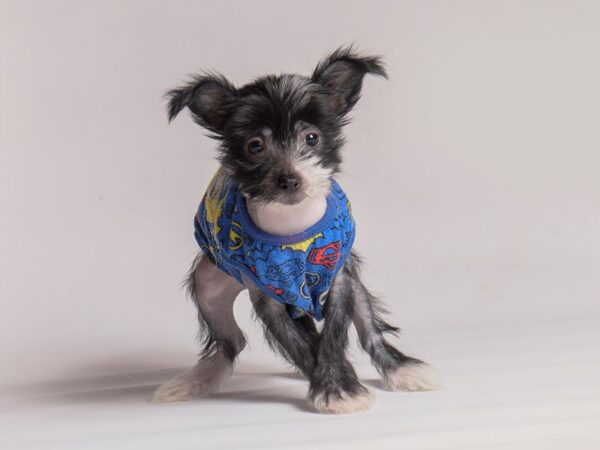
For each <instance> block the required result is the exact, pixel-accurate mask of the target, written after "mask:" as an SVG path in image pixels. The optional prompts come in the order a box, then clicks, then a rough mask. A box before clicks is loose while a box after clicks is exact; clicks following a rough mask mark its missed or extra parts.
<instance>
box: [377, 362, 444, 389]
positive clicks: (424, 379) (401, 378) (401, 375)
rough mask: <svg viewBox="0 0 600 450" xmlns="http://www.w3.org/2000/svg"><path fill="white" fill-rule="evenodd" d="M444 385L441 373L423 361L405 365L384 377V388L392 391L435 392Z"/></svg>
mask: <svg viewBox="0 0 600 450" xmlns="http://www.w3.org/2000/svg"><path fill="white" fill-rule="evenodd" d="M442 384H443V383H442V378H441V376H440V374H439V372H438V371H437V370H435V369H434V368H433V367H431V366H430V365H429V364H427V363H424V362H421V361H415V362H408V363H406V364H403V365H401V366H400V367H399V368H398V369H396V370H395V371H393V372H390V373H387V374H385V375H384V377H383V386H384V387H385V388H386V389H388V390H390V391H434V390H436V389H441V387H442Z"/></svg>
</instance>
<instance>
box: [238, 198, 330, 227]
mask: <svg viewBox="0 0 600 450" xmlns="http://www.w3.org/2000/svg"><path fill="white" fill-rule="evenodd" d="M326 210H327V198H326V197H325V196H317V197H309V198H306V199H304V200H302V201H301V202H300V203H298V204H296V205H284V204H283V203H267V204H255V203H253V202H252V201H249V202H248V214H250V217H251V218H252V221H253V222H254V224H255V225H256V226H257V227H258V228H260V229H261V230H263V231H266V232H267V233H271V234H277V235H280V236H290V235H292V234H296V233H300V232H302V231H304V230H306V229H307V228H310V227H311V226H312V225H314V224H315V223H317V222H318V221H319V220H320V219H321V218H322V217H323V216H324V215H325V211H326Z"/></svg>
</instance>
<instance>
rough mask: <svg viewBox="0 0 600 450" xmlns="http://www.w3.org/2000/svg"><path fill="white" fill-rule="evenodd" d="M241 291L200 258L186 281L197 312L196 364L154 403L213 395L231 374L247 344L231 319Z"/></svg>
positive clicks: (166, 385) (162, 389) (158, 392)
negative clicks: (200, 342)
mask: <svg viewBox="0 0 600 450" xmlns="http://www.w3.org/2000/svg"><path fill="white" fill-rule="evenodd" d="M243 289H244V287H243V286H242V285H241V284H239V283H238V282H237V281H236V280H235V279H234V278H232V277H231V276H229V275H227V274H226V273H225V272H223V271H221V270H220V269H219V268H217V267H216V266H215V265H214V264H213V263H211V262H210V260H209V259H208V258H206V257H202V256H201V255H199V256H198V257H197V258H196V261H194V265H193V266H192V269H191V270H190V275H189V277H188V290H189V293H190V295H191V297H192V299H193V300H194V303H195V304H196V307H197V308H198V319H199V322H200V335H201V336H202V338H203V341H204V342H203V344H204V348H203V350H202V354H201V356H200V360H199V361H198V363H197V364H196V365H195V366H194V367H193V368H191V369H189V370H188V371H186V372H184V373H183V374H181V375H180V376H178V377H176V378H174V379H172V380H169V381H167V382H166V383H164V384H162V385H161V386H159V388H158V389H157V390H156V391H155V393H154V397H153V399H152V400H153V401H155V402H172V401H180V400H188V399H190V398H192V397H200V396H205V395H209V394H211V393H213V392H216V391H217V390H218V388H219V386H220V385H221V383H222V382H223V381H224V380H226V379H227V378H228V377H229V376H230V375H231V373H232V371H233V363H234V361H235V358H236V357H237V355H238V354H239V353H240V352H241V351H242V350H243V349H244V347H245V345H246V340H245V338H244V335H243V333H242V331H241V330H240V328H239V327H238V325H237V323H236V321H235V318H234V316H233V303H234V301H235V299H236V297H237V295H238V294H239V293H240V292H241V291H242V290H243Z"/></svg>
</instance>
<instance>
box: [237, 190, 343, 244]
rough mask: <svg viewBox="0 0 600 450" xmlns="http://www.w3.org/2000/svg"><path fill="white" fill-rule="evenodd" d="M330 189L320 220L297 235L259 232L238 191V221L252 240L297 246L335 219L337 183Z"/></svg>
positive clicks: (244, 199)
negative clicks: (335, 190) (335, 189)
mask: <svg viewBox="0 0 600 450" xmlns="http://www.w3.org/2000/svg"><path fill="white" fill-rule="evenodd" d="M331 185H332V187H331V189H330V190H329V194H328V195H327V208H326V210H325V214H324V215H323V217H321V219H319V220H318V221H317V222H316V223H315V224H314V225H312V226H311V227H309V228H307V229H306V230H304V231H301V232H299V233H295V234H292V235H286V236H283V235H278V234H273V233H268V232H266V231H264V230H261V229H260V228H259V227H258V226H257V225H256V224H255V223H254V221H253V220H252V218H251V217H250V214H249V213H248V205H247V202H246V197H244V196H243V195H242V194H241V193H240V192H239V191H238V192H236V208H237V210H238V213H239V219H240V222H241V225H242V227H243V228H244V230H245V231H246V232H247V233H248V234H249V235H250V236H252V237H253V238H255V239H257V240H260V241H263V242H270V243H273V244H281V245H289V244H297V243H299V242H303V241H305V240H306V239H308V238H310V237H312V236H314V235H316V234H318V233H320V232H322V231H323V230H325V229H327V228H328V227H329V225H331V222H332V221H333V220H334V219H335V217H336V215H337V212H338V203H337V198H336V196H335V194H334V192H333V191H334V185H335V187H336V188H337V186H338V185H337V182H336V181H335V180H333V181H332V183H331Z"/></svg>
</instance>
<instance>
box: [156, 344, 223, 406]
mask: <svg viewBox="0 0 600 450" xmlns="http://www.w3.org/2000/svg"><path fill="white" fill-rule="evenodd" d="M232 371H233V364H232V363H231V361H230V360H229V359H228V358H227V357H226V356H224V355H222V354H220V353H216V354H214V355H213V356H211V357H210V358H206V359H201V360H200V361H198V364H196V365H195V366H194V367H192V368H191V369H190V370H188V371H186V372H184V373H183V374H181V375H180V376H178V377H177V378H173V379H172V380H169V381H167V382H166V383H163V384H161V385H160V386H159V387H158V389H156V391H155V392H154V395H153V397H152V401H153V402H154V403H167V402H181V401H184V400H189V399H191V398H192V397H202V396H206V395H210V394H213V393H215V392H217V390H218V389H219V387H220V386H221V384H222V383H223V382H224V381H225V380H226V379H227V378H229V376H231V372H232Z"/></svg>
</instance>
